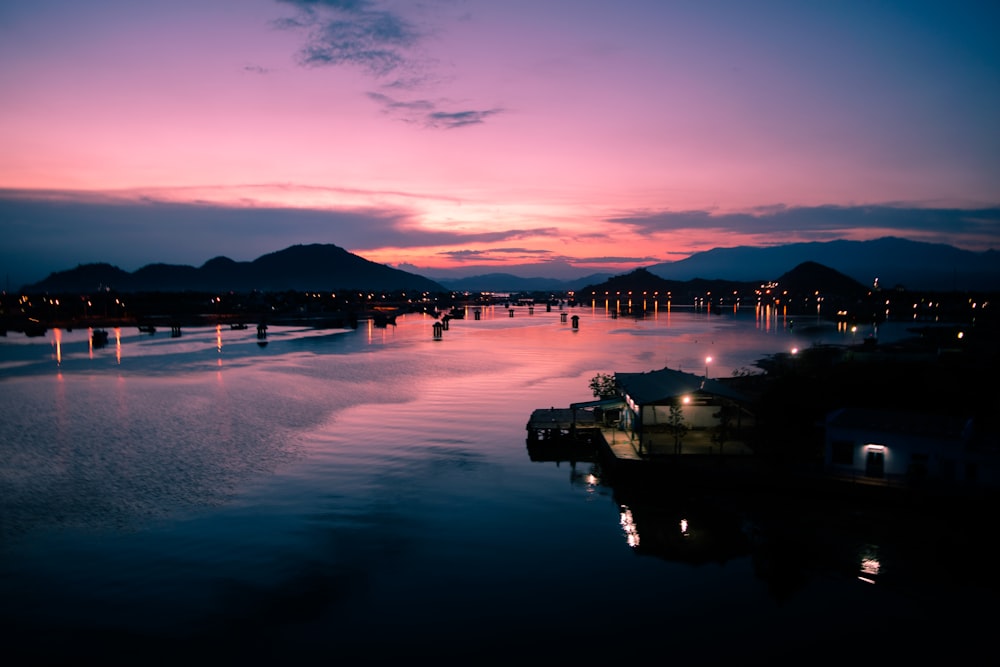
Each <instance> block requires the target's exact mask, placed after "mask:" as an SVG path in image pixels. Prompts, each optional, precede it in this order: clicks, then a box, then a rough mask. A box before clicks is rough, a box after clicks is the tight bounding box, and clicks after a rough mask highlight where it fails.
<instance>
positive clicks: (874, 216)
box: [608, 204, 1000, 243]
mask: <svg viewBox="0 0 1000 667" xmlns="http://www.w3.org/2000/svg"><path fill="white" fill-rule="evenodd" d="M608 222H613V223H618V224H624V225H628V226H630V227H632V228H634V229H635V230H636V231H639V232H640V233H642V234H649V235H652V234H659V233H667V232H682V231H689V230H690V231H709V230H711V231H712V232H713V233H718V232H726V233H733V234H739V235H746V236H757V237H761V236H765V235H769V234H770V235H774V237H775V238H774V242H775V243H785V242H788V240H789V238H788V236H787V235H788V234H792V233H794V234H795V235H797V236H798V237H799V238H798V239H796V240H802V239H808V238H814V239H828V238H836V237H841V236H843V235H845V234H847V235H856V234H857V233H858V232H859V231H860V232H862V233H863V232H864V231H865V230H871V231H877V232H879V233H880V234H884V233H899V234H903V235H908V236H917V237H921V238H925V239H929V238H933V239H935V240H938V241H941V242H953V240H954V238H957V237H960V236H963V237H969V238H982V239H990V238H992V239H996V238H1000V209H995V208H988V209H974V210H970V209H956V208H919V207H914V206H911V205H889V204H886V205H878V206H813V207H785V206H770V207H766V208H760V209H755V210H752V211H749V212H745V213H723V214H715V213H713V212H711V211H636V212H632V213H629V214H625V215H622V216H617V217H612V218H609V219H608Z"/></svg>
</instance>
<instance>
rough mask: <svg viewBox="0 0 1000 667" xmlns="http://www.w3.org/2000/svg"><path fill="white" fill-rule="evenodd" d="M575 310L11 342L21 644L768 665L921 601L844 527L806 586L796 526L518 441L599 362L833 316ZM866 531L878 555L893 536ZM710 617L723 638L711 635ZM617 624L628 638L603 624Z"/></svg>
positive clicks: (671, 362)
mask: <svg viewBox="0 0 1000 667" xmlns="http://www.w3.org/2000/svg"><path fill="white" fill-rule="evenodd" d="M573 314H575V315H578V316H579V317H580V326H579V328H578V329H574V328H572V327H571V325H570V324H569V323H563V322H561V321H560V318H559V311H553V312H545V311H544V309H543V308H539V307H536V308H535V310H534V313H533V314H531V315H529V314H527V312H526V311H525V309H523V308H522V309H517V312H516V314H515V317H513V318H511V317H509V316H508V311H507V310H506V309H502V308H489V309H485V310H484V311H483V312H482V318H481V319H480V320H473V319H472V318H471V317H469V316H467V318H466V319H465V320H453V321H452V322H451V323H450V326H449V330H448V331H445V332H444V334H443V336H442V338H441V340H434V339H433V336H432V332H431V324H432V322H433V321H434V320H433V319H432V318H430V317H429V316H426V315H407V316H405V317H401V318H399V320H398V322H399V324H398V326H389V327H387V328H384V329H382V328H378V327H374V326H372V325H371V324H368V323H365V322H363V323H362V324H361V326H360V327H359V329H358V330H356V331H319V330H310V329H302V328H294V327H270V328H269V329H268V345H267V346H266V347H261V346H259V345H258V344H257V342H258V341H257V338H256V331H254V330H252V329H251V330H243V331H230V330H227V329H217V328H215V327H207V328H195V329H185V330H184V332H183V335H182V336H181V337H179V338H171V337H170V336H169V333H163V334H161V333H159V332H158V333H157V334H155V335H153V336H150V335H148V334H143V333H138V332H135V331H134V330H131V331H130V330H127V329H123V330H122V331H121V332H120V341H121V343H120V346H119V345H117V344H114V343H112V342H110V341H109V345H108V346H107V347H106V348H103V349H97V350H94V349H91V347H90V346H89V339H88V336H89V333H88V332H87V331H86V330H75V331H72V332H60V333H59V334H54V332H50V333H49V335H48V336H46V337H45V338H43V339H27V338H20V337H18V336H17V335H15V334H9V335H8V337H7V338H5V339H0V389H2V391H3V399H2V404H0V414H2V416H3V420H2V423H0V455H2V458H0V483H2V488H3V496H2V499H0V503H2V510H3V512H2V515H0V622H3V624H4V626H5V627H8V628H11V629H12V630H14V631H15V632H14V633H12V635H17V636H19V637H21V638H22V641H24V642H32V641H34V642H42V641H43V640H47V639H48V638H50V637H52V636H62V637H64V638H69V639H72V640H73V641H74V642H75V643H74V644H73V648H72V649H66V650H67V651H75V652H76V653H74V654H73V655H74V656H75V657H79V656H80V655H86V654H87V652H88V650H92V653H93V654H94V655H98V656H99V657H102V658H107V657H108V656H109V654H114V653H115V650H116V647H121V646H122V644H123V643H125V644H128V643H129V642H134V643H136V644H137V645H138V646H139V647H140V648H143V647H145V648H148V647H150V646H156V647H157V648H158V649H164V646H165V645H164V644H163V642H165V641H169V643H170V646H171V647H174V648H175V649H176V651H177V652H178V654H185V653H186V652H187V651H195V650H197V651H198V654H199V655H200V656H201V657H207V655H211V654H212V652H214V651H218V652H219V655H221V656H224V657H226V658H232V657H234V656H236V657H242V658H244V659H250V658H254V657H257V658H260V657H261V656H268V655H272V654H271V653H269V651H276V652H277V653H275V654H274V655H275V658H276V659H277V658H278V657H282V658H294V657H296V656H297V655H300V654H301V655H302V656H308V655H312V654H314V653H319V654H321V655H323V656H324V657H327V658H329V657H331V656H334V657H335V656H345V657H352V656H354V657H356V656H357V655H359V654H364V653H374V654H375V655H376V656H378V657H383V658H386V659H388V658H390V657H406V656H412V655H413V654H414V652H416V653H419V654H422V655H434V656H437V657H439V658H440V659H441V660H443V661H445V662H457V661H458V657H459V656H462V657H463V658H468V656H470V655H472V656H475V657H474V658H473V661H476V662H480V663H481V664H482V663H485V662H490V660H489V658H490V657H491V656H495V655H497V653H496V647H497V645H498V642H499V643H500V644H501V645H502V646H504V647H505V648H506V649H507V650H508V651H514V652H520V653H524V652H529V651H530V652H532V653H533V654H536V655H543V654H544V655H551V656H559V657H562V658H566V659H568V658H579V657H582V656H588V657H620V656H621V651H622V650H638V648H640V647H647V648H648V647H660V648H661V649H662V645H663V643H664V642H667V643H670V642H671V639H670V637H673V638H675V639H679V638H681V637H683V638H685V640H686V641H689V642H694V647H695V648H696V649H698V650H701V651H704V650H708V648H707V647H708V646H711V649H712V650H715V651H718V652H720V653H724V652H726V651H729V652H731V654H732V655H733V656H742V657H744V658H745V657H747V654H746V651H747V647H751V646H755V647H757V648H756V649H755V651H753V652H751V654H750V655H755V654H756V655H763V653H764V652H769V654H775V655H779V656H780V655H782V654H785V653H786V652H792V651H793V650H794V647H795V646H796V644H797V642H796V641H794V640H793V641H789V640H788V634H789V633H799V635H798V636H800V637H801V638H802V639H801V642H802V643H804V644H810V642H817V643H819V642H821V641H825V640H827V639H829V635H828V633H829V632H831V631H834V632H836V631H837V628H840V629H841V630H843V629H844V628H847V627H853V625H854V624H855V620H854V618H853V616H852V615H853V614H857V613H861V612H862V611H863V612H864V613H865V614H868V615H869V616H872V615H876V616H877V615H879V614H883V615H888V614H895V617H898V618H900V619H903V620H902V621H900V622H901V623H902V622H909V621H912V620H913V619H914V618H916V617H919V616H920V615H921V614H923V613H925V611H926V610H921V609H910V608H908V607H907V604H908V603H909V601H908V600H906V599H902V600H901V599H900V598H898V597H896V596H895V595H892V594H887V593H886V590H887V587H886V586H865V585H863V584H860V583H858V580H857V575H858V573H859V571H860V570H859V568H863V567H870V566H871V563H870V559H869V561H859V560H857V559H858V553H859V551H858V548H859V547H858V546H857V545H854V547H853V550H851V548H845V549H844V557H843V558H842V559H840V558H838V560H837V562H838V563H843V567H842V572H843V574H842V576H839V575H838V576H837V577H836V578H834V579H829V578H819V579H816V578H810V577H809V576H808V574H807V572H808V568H801V567H798V568H797V567H794V566H795V561H796V560H797V559H799V560H801V558H802V553H801V551H802V550H803V548H804V547H803V544H804V541H803V540H798V541H796V539H789V540H787V541H781V540H777V539H776V538H775V533H773V532H771V533H765V532H759V533H758V534H756V537H755V533H754V530H755V529H759V528H760V525H759V522H757V523H754V520H753V517H750V518H747V517H742V519H743V520H744V523H743V524H741V523H740V518H741V517H740V516H739V510H740V508H739V507H736V508H731V507H730V508H726V509H727V510H734V509H735V510H736V515H735V517H733V516H729V514H727V513H726V512H722V513H721V514H720V513H718V512H716V511H714V510H713V508H711V507H709V508H708V509H706V508H705V507H704V506H700V505H698V504H697V503H696V504H695V505H694V506H690V505H684V506H677V505H674V504H668V505H667V506H658V505H656V504H653V505H650V504H649V503H648V502H644V499H642V498H635V497H633V496H628V495H627V491H628V490H627V489H622V488H613V487H611V486H609V485H607V484H606V482H605V481H603V480H602V473H601V471H600V470H599V468H595V467H594V465H593V464H591V463H588V462H586V461H568V460H552V461H533V460H531V459H530V457H529V454H528V452H526V448H525V431H524V425H525V423H526V421H527V418H528V416H529V415H530V413H531V411H532V410H533V409H535V408H538V407H545V406H549V405H551V406H565V405H567V404H568V403H570V402H573V401H578V400H586V399H588V398H590V396H589V389H588V381H589V379H590V378H591V377H592V376H593V375H594V374H596V373H599V372H608V373H610V372H615V371H624V372H636V371H645V370H652V369H655V368H660V367H663V366H665V365H668V366H670V367H671V368H680V369H682V370H688V371H689V372H701V371H702V369H703V367H704V365H705V361H704V360H705V357H706V356H711V357H712V362H711V363H712V366H711V369H710V371H711V374H712V375H713V376H715V375H728V374H730V373H732V372H733V371H735V370H739V369H743V368H749V367H751V366H752V364H753V362H754V361H755V360H757V359H759V358H761V357H763V356H765V355H767V354H771V353H775V352H783V351H787V350H788V349H791V347H793V346H798V347H806V346H808V345H810V344H813V343H816V342H845V336H846V335H847V334H846V333H845V332H843V331H838V330H837V329H836V327H834V326H832V325H826V324H824V323H822V322H818V321H817V322H813V323H802V322H798V323H796V325H795V327H794V328H793V329H792V330H789V329H788V327H787V323H784V322H781V321H780V320H777V319H773V318H768V319H767V320H766V321H765V322H762V321H761V320H760V318H758V317H756V316H755V315H754V314H749V315H746V316H743V315H740V316H732V315H715V314H713V315H711V316H708V315H706V314H704V313H693V312H680V311H673V312H669V313H663V312H662V311H661V312H659V313H657V316H656V317H655V318H650V319H646V320H634V319H627V318H617V319H615V318H612V317H610V316H609V315H608V313H607V312H605V311H603V310H600V309H577V310H574V311H573ZM881 333H882V334H883V335H886V333H887V332H881ZM889 333H891V332H889ZM112 340H114V338H113V339H112ZM116 348H117V349H116ZM623 494H625V495H624V496H623ZM685 502H687V501H685ZM681 520H683V521H685V522H690V523H689V524H685V525H687V526H689V529H688V530H685V531H680V530H679V529H678V525H680V521H681ZM746 521H749V524H748V523H746ZM713 525H714V526H716V529H715V530H714V532H713V530H712V529H711V528H709V527H710V526H713ZM747 525H750V526H751V528H749V529H745V528H746V526H747ZM734 526H735V527H734ZM740 526H742V528H741V527H740ZM754 526H755V527H756V528H754ZM765 527H766V526H765ZM744 529H745V530H744ZM722 537H725V540H722ZM765 537H766V538H767V539H766V540H765ZM677 539H682V540H686V541H685V542H684V543H683V546H678V545H674V546H671V545H672V544H674V543H673V540H677ZM755 539H757V540H758V541H759V544H757V545H756V546H755V542H754V540H755ZM868 543H871V544H875V543H879V544H880V548H879V552H878V562H879V567H880V568H882V570H881V571H882V572H886V571H889V570H891V567H892V565H891V554H892V553H893V552H892V551H891V550H889V549H886V548H883V547H882V543H881V542H874V541H871V542H870V541H862V542H861V544H868ZM851 544H852V545H853V544H854V543H853V542H851ZM676 548H680V549H686V550H687V551H686V552H680V553H683V554H686V555H685V556H684V557H683V558H678V557H677V552H675V551H672V549H676ZM671 554H672V555H671ZM719 554H723V555H724V557H722V558H720V557H719ZM751 554H753V555H752V556H751ZM636 556H653V557H652V558H649V557H640V558H636ZM866 563H867V565H866ZM838 567H839V566H838ZM834 571H837V572H839V571H840V570H837V569H836V568H834ZM804 572H806V574H804ZM762 573H770V574H769V575H767V576H764V575H763V574H762ZM799 576H803V577H806V581H805V582H804V583H803V582H801V581H798V580H797V579H796V577H799ZM880 577H881V575H880ZM764 582H767V584H765V583H764ZM789 582H791V583H789ZM880 583H881V582H880ZM855 584H856V586H855ZM789 586H790V588H788V587H789ZM786 589H787V591H786ZM776 591H781V592H780V593H779V592H776ZM904 603H905V604H904ZM720 619H729V620H728V621H725V622H724V625H725V626H726V634H727V636H728V637H729V639H730V641H729V642H727V644H726V647H716V646H715V645H714V643H712V642H711V641H709V640H710V638H711V637H713V636H714V635H715V633H716V632H717V630H716V629H715V628H718V625H719V623H720ZM737 619H738V620H737ZM581 628H588V630H587V632H585V633H584V635H583V636H582V638H583V639H585V641H583V642H582V643H581V636H580V635H579V634H578V633H579V631H580V629H581ZM590 628H597V630H596V631H595V632H594V633H592V634H591V633H590V630H589V629H590ZM602 628H603V629H604V630H601V629H602ZM625 628H628V629H630V630H632V631H633V632H635V633H637V634H636V635H635V636H630V638H629V643H628V645H629V646H630V647H631V648H630V649H623V648H622V647H621V646H620V645H619V643H618V642H617V641H613V640H612V639H611V638H612V637H614V636H615V635H617V634H619V633H620V632H622V631H623V630H624V629H625ZM775 628H780V631H778V630H775ZM501 629H502V632H501ZM665 633H666V634H665ZM501 635H502V637H501ZM706 642H708V643H707V644H706ZM45 645H46V646H48V647H49V650H51V651H53V652H55V654H58V652H59V649H58V647H57V645H56V644H55V643H53V642H46V643H45ZM727 647H728V648H727ZM692 650H694V649H692ZM676 651H677V649H675V654H677V655H679V654H681V653H683V652H680V653H678V652H676ZM165 655H168V656H170V657H174V658H176V657H178V655H177V654H171V653H170V652H167V653H166V654H165ZM147 657H149V656H147ZM501 657H502V660H498V661H504V662H505V661H508V660H509V655H504V656H501Z"/></svg>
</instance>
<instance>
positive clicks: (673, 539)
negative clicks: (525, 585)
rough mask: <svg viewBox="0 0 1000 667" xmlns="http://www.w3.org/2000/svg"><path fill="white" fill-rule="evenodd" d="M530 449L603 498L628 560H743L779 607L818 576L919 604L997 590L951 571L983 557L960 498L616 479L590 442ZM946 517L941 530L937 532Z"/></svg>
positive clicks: (681, 474) (669, 476)
mask: <svg viewBox="0 0 1000 667" xmlns="http://www.w3.org/2000/svg"><path fill="white" fill-rule="evenodd" d="M527 449H528V455H529V458H530V460H531V461H534V462H538V463H548V464H553V465H557V466H561V465H565V464H567V463H568V464H569V466H570V469H571V471H572V473H571V478H572V479H574V480H577V483H578V484H583V483H586V484H587V485H591V486H593V487H594V492H595V495H597V496H598V497H602V496H603V497H608V496H609V497H610V502H612V503H613V504H614V506H615V508H616V509H617V515H616V516H617V520H618V523H619V526H618V528H619V530H620V532H621V537H622V540H623V544H624V546H626V547H628V548H629V549H630V550H632V551H633V552H634V553H635V554H637V555H639V556H644V557H650V558H655V559H659V560H663V561H666V562H670V563H675V564H682V565H686V566H691V567H701V566H704V565H707V564H717V565H720V566H724V565H726V564H729V563H735V562H741V561H746V562H748V563H749V564H750V565H751V567H752V572H753V575H754V576H755V578H756V579H757V580H759V581H761V582H763V583H764V584H765V585H766V590H767V591H768V593H769V595H770V597H771V598H772V599H773V600H775V601H776V602H779V603H784V602H786V601H788V600H791V599H794V598H797V597H799V596H800V595H806V593H804V591H806V589H808V588H810V587H812V586H814V585H815V584H816V582H819V581H823V582H827V581H839V582H841V585H843V586H849V585H850V584H851V583H852V582H856V583H857V584H859V585H865V586H871V585H875V584H879V585H880V586H888V588H889V589H891V590H892V591H894V592H895V593H896V594H901V595H903V596H906V597H908V596H912V595H919V596H922V597H923V598H924V599H925V600H934V599H936V596H938V595H941V596H943V598H948V597H950V596H951V595H952V594H953V593H954V591H956V590H961V588H962V587H966V586H968V587H971V588H970V590H975V589H977V588H980V587H982V590H983V591H986V590H995V589H996V577H995V576H994V575H991V574H989V572H991V569H990V568H989V567H988V566H986V567H985V568H983V569H976V568H970V569H965V570H963V571H960V572H959V571H956V569H955V568H953V566H952V564H951V563H952V561H954V560H960V561H963V562H966V563H970V562H972V560H975V558H976V557H974V556H973V554H981V553H985V552H988V546H987V542H988V540H984V539H983V538H982V534H983V531H982V530H981V526H982V525H985V522H988V521H989V520H990V519H989V518H988V517H986V516H984V515H983V512H981V511H972V510H971V508H964V510H963V511H962V514H963V515H964V516H963V517H962V519H960V520H956V519H955V518H954V517H955V512H956V509H957V507H956V505H955V504H953V503H959V502H960V500H958V499H955V500H945V499H941V498H927V499H914V498H913V497H911V496H905V497H904V496H900V495H894V494H893V493H892V492H887V493H884V494H883V493H876V494H868V493H867V491H866V492H863V493H861V494H858V493H857V490H856V489H855V490H851V489H843V490H840V491H838V490H837V488H836V487H831V488H826V487H823V488H822V489H820V488H816V489H814V490H812V491H810V490H809V489H804V488H802V487H799V486H788V487H787V488H786V487H782V486H781V485H778V486H773V485H770V486H769V485H767V484H761V485H755V484H739V485H734V486H732V487H727V486H726V485H723V484H718V483H715V482H713V481H712V480H711V479H710V478H709V477H706V476H704V475H702V473H701V472H698V473H693V471H692V470H690V469H688V470H684V471H681V470H677V471H674V472H666V473H664V472H663V471H662V470H661V471H660V472H659V473H653V472H641V473H628V474H622V473H619V474H617V475H613V474H610V472H609V470H607V469H605V468H604V467H603V466H602V460H601V456H600V452H599V450H598V449H597V448H596V447H591V446H590V445H580V444H579V443H577V444H576V445H570V444H567V443H566V442H564V441H544V440H543V441H537V440H533V439H530V438H529V439H528V440H527ZM580 467H582V468H584V470H585V472H582V473H581V472H578V469H579V468H580ZM601 489H603V490H604V492H603V493H601V492H600V490H601ZM608 491H610V494H609V493H608ZM942 522H947V523H948V525H949V529H950V532H949V533H948V534H942V533H941V532H940V531H939V530H938V526H939V525H940V524H941V523H942ZM977 557H978V556H977ZM980 560H982V558H980ZM890 571H891V576H887V572H890Z"/></svg>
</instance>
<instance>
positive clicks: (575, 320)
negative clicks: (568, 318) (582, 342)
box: [573, 315, 580, 329]
mask: <svg viewBox="0 0 1000 667" xmlns="http://www.w3.org/2000/svg"><path fill="white" fill-rule="evenodd" d="M573 328H574V329H579V328H580V316H579V315H574V316H573Z"/></svg>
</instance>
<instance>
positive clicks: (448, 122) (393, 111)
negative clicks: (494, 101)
mask: <svg viewBox="0 0 1000 667" xmlns="http://www.w3.org/2000/svg"><path fill="white" fill-rule="evenodd" d="M368 97H369V99H371V100H373V101H375V102H377V103H378V104H379V105H381V106H382V109H383V111H384V112H385V113H386V114H389V115H391V116H395V117H397V118H400V119H402V120H405V121H406V122H409V123H416V124H419V125H422V126H424V127H432V128H444V129H454V128H458V127H465V126H467V125H478V124H480V123H482V122H484V121H485V120H486V119H487V118H489V117H490V116H493V115H496V114H498V113H501V112H502V111H503V110H502V109H478V110H477V109H466V110H464V111H443V110H441V109H440V108H439V106H440V105H441V104H446V103H447V102H432V101H430V100H426V99H416V100H409V101H404V100H398V99H395V98H392V97H390V96H388V95H386V94H384V93H378V92H370V93H368Z"/></svg>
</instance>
